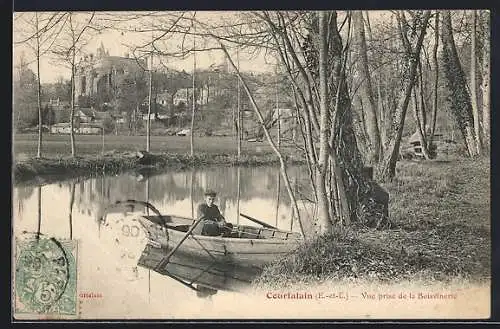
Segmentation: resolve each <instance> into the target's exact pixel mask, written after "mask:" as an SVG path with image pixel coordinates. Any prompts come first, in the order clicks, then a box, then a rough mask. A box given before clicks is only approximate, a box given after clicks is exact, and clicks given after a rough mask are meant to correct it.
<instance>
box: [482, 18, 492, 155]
mask: <svg viewBox="0 0 500 329" xmlns="http://www.w3.org/2000/svg"><path fill="white" fill-rule="evenodd" d="M489 15H490V13H489V11H486V12H485V13H484V25H483V29H484V31H483V35H482V37H483V62H482V73H481V78H482V81H481V93H482V100H483V104H482V107H483V137H484V142H485V144H486V146H487V147H488V149H489V146H490V25H489Z"/></svg>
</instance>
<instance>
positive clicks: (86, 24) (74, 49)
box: [51, 12, 98, 157]
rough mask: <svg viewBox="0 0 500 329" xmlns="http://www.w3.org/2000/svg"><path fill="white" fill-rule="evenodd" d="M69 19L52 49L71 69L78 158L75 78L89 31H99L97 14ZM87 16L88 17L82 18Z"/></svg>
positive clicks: (73, 147)
mask: <svg viewBox="0 0 500 329" xmlns="http://www.w3.org/2000/svg"><path fill="white" fill-rule="evenodd" d="M66 16H67V19H66V20H65V24H64V27H63V32H62V33H61V34H60V35H59V37H58V42H57V43H56V44H55V45H54V47H53V48H52V49H51V51H52V53H53V54H54V55H55V56H56V59H57V60H59V61H61V62H63V63H65V64H66V65H68V66H69V68H70V69H71V97H70V104H71V112H70V143H71V156H73V157H74V156H76V145H75V127H74V121H75V76H76V69H77V66H78V62H77V55H79V54H80V53H81V52H82V48H83V46H84V45H85V44H86V42H88V37H89V35H88V33H86V32H88V31H89V30H98V27H97V26H96V25H94V24H93V23H94V22H93V20H94V17H95V13H90V14H75V13H73V12H68V13H66ZM82 16H87V17H82Z"/></svg>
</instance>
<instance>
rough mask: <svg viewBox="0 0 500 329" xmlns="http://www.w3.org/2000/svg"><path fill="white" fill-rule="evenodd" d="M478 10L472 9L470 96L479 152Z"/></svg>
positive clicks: (479, 151) (478, 152)
mask: <svg viewBox="0 0 500 329" xmlns="http://www.w3.org/2000/svg"><path fill="white" fill-rule="evenodd" d="M476 24H477V17H476V11H475V10H473V11H472V33H471V48H470V98H471V105H472V117H473V120H474V135H475V137H476V147H477V154H480V153H481V148H482V147H481V127H480V123H479V108H478V105H477V76H476V57H477V56H476Z"/></svg>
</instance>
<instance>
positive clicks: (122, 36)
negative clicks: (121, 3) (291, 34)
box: [13, 13, 275, 83]
mask: <svg viewBox="0 0 500 329" xmlns="http://www.w3.org/2000/svg"><path fill="white" fill-rule="evenodd" d="M16 14H17V13H14V17H15V16H16ZM26 14H28V15H29V14H30V13H26ZM17 25H18V26H16V21H14V29H13V30H14V35H13V39H14V40H18V39H19V38H21V35H20V34H19V33H18V34H17V35H16V30H17V29H18V28H21V23H19V22H18V23H17ZM142 42H144V34H141V35H140V36H138V35H134V33H130V32H125V33H122V32H120V31H116V30H107V31H105V32H103V33H100V34H97V35H95V36H93V37H92V39H91V40H90V41H89V42H88V43H87V45H86V47H85V48H84V51H85V52H86V53H93V54H95V53H96V51H97V48H98V47H99V46H100V45H101V43H102V44H103V45H104V48H106V49H107V50H108V51H109V55H110V56H125V53H129V54H130V56H132V54H131V51H130V48H129V47H130V46H133V45H137V44H141V43H142ZM169 42H170V43H172V44H174V45H175V44H176V43H178V44H180V40H177V41H176V40H172V41H169ZM190 42H192V41H190ZM197 42H200V43H201V41H200V40H198V41H197ZM190 46H191V43H190ZM21 53H24V56H25V57H26V58H27V59H28V61H31V62H32V63H31V64H30V68H31V69H32V70H33V71H34V72H36V62H34V59H35V57H34V55H33V51H32V50H31V49H29V48H28V47H27V46H26V45H19V44H14V47H13V62H14V63H13V66H14V70H15V67H16V66H17V64H18V63H19V58H20V55H21ZM231 55H232V56H233V57H234V58H236V56H235V54H233V53H231ZM48 57H49V56H44V57H42V58H41V61H40V76H41V82H42V83H52V82H56V81H57V80H58V78H59V77H63V78H64V79H69V78H70V74H71V70H70V69H69V68H68V67H65V66H63V65H61V64H60V63H56V62H54V60H53V59H50V58H48ZM224 59H225V56H224V54H223V52H222V51H221V50H213V51H204V52H197V54H196V67H197V68H198V69H203V68H208V67H209V66H210V65H212V64H222V63H223V62H224ZM239 59H240V69H241V70H242V71H253V72H266V71H270V70H273V68H274V67H275V65H274V64H273V63H269V59H266V58H264V56H263V55H262V56H256V55H249V54H245V53H242V52H240V54H239ZM271 60H272V59H271ZM161 61H162V62H163V64H164V65H167V66H168V67H170V68H173V69H177V70H185V71H186V72H191V71H192V70H193V57H192V56H188V57H187V58H186V59H184V60H181V59H178V58H169V59H168V60H167V59H165V58H162V59H161ZM153 62H154V63H155V65H160V63H159V62H160V59H158V58H156V59H154V60H153Z"/></svg>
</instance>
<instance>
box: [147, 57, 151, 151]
mask: <svg viewBox="0 0 500 329" xmlns="http://www.w3.org/2000/svg"><path fill="white" fill-rule="evenodd" d="M152 103H153V55H151V58H150V59H149V95H148V119H147V121H146V151H148V152H149V151H150V149H151V107H152Z"/></svg>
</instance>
